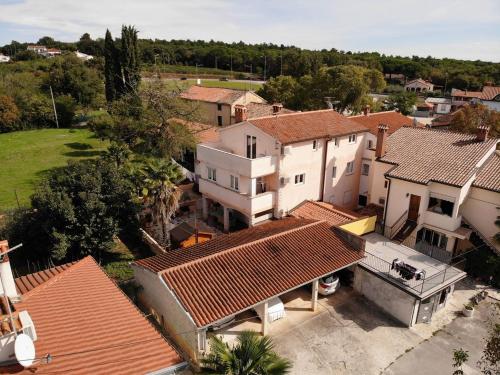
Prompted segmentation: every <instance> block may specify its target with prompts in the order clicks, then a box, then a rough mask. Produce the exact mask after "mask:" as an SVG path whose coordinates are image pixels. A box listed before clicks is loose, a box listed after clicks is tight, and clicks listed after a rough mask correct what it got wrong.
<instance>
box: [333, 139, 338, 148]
mask: <svg viewBox="0 0 500 375" xmlns="http://www.w3.org/2000/svg"><path fill="white" fill-rule="evenodd" d="M333 144H334V145H335V147H339V139H338V138H334V139H333Z"/></svg>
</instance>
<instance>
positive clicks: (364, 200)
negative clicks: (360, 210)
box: [358, 195, 368, 207]
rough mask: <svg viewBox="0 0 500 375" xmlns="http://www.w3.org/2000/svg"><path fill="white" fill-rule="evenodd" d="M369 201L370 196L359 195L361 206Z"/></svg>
mask: <svg viewBox="0 0 500 375" xmlns="http://www.w3.org/2000/svg"><path fill="white" fill-rule="evenodd" d="M367 203H368V197H367V196H366V195H360V196H359V197H358V205H359V206H362V207H364V206H366V204H367Z"/></svg>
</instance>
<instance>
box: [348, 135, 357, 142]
mask: <svg viewBox="0 0 500 375" xmlns="http://www.w3.org/2000/svg"><path fill="white" fill-rule="evenodd" d="M349 143H356V134H351V135H350V136H349Z"/></svg>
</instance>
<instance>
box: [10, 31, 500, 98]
mask: <svg viewBox="0 0 500 375" xmlns="http://www.w3.org/2000/svg"><path fill="white" fill-rule="evenodd" d="M117 43H118V44H120V43H121V40H120V39H117ZM37 44H43V45H46V46H47V47H55V48H61V49H65V50H69V51H74V50H79V51H81V52H83V53H87V54H90V55H93V56H97V57H104V55H105V50H106V48H105V44H106V43H105V39H103V38H97V39H92V38H91V36H90V35H89V34H88V33H85V34H83V35H82V37H81V38H80V39H79V40H78V41H77V42H74V43H66V42H61V41H56V40H54V39H53V38H51V37H48V36H46V37H43V38H41V39H39V40H38V41H37ZM27 45H28V43H19V42H16V41H12V42H11V43H10V44H7V45H4V46H2V47H0V51H1V52H3V53H5V54H8V55H11V56H14V57H15V56H16V55H17V54H21V57H22V54H23V53H25V50H26V46H27ZM137 45H138V54H139V58H140V60H141V61H142V63H143V64H144V69H148V68H151V66H152V65H155V64H165V65H184V66H195V65H198V66H203V67H205V68H215V67H217V68H218V69H222V70H226V71H228V72H229V71H231V70H232V71H233V72H245V73H246V74H253V75H257V76H260V77H263V76H264V73H265V76H266V78H268V77H277V76H279V75H289V76H292V77H295V78H299V77H302V76H304V75H314V74H315V73H317V72H318V71H319V70H320V68H321V67H325V66H326V67H334V66H338V65H355V66H361V67H364V68H368V69H376V70H379V71H380V72H382V73H383V74H387V75H391V76H394V75H398V74H400V75H403V76H404V77H405V78H404V79H407V80H409V79H413V78H419V77H420V78H423V79H428V80H431V81H432V82H433V83H434V84H435V85H439V86H442V87H445V86H446V88H447V90H448V91H449V89H451V88H452V87H453V88H458V89H470V90H477V89H480V88H481V87H482V86H483V85H484V83H485V82H493V83H496V84H500V63H493V62H484V61H479V60H475V61H469V60H458V59H450V58H443V59H438V58H433V57H431V56H427V57H419V56H412V57H402V56H393V55H385V54H380V53H377V52H351V51H341V50H337V49H335V48H332V49H329V50H327V49H322V50H309V49H303V48H299V47H295V46H284V45H277V44H272V43H262V44H249V43H244V42H238V43H225V42H217V41H213V40H211V41H208V42H207V41H202V40H160V39H154V40H153V39H138V41H137ZM264 70H265V72H264Z"/></svg>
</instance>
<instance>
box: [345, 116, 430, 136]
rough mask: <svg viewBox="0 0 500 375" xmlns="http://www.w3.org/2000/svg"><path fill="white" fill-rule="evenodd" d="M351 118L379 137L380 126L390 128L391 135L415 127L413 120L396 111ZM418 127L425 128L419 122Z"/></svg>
mask: <svg viewBox="0 0 500 375" xmlns="http://www.w3.org/2000/svg"><path fill="white" fill-rule="evenodd" d="M349 118H350V119H352V120H354V121H356V122H358V123H360V124H361V125H363V126H366V127H367V128H368V130H370V133H372V134H373V135H377V133H378V126H379V125H380V124H384V125H387V126H389V134H392V133H394V132H395V131H396V130H398V129H399V128H401V127H403V126H413V120H412V119H411V118H409V117H407V116H404V115H402V114H401V113H399V112H396V111H386V112H375V113H369V114H368V115H357V116H350V117H349ZM417 126H418V127H422V128H423V127H424V126H425V125H424V124H421V123H419V122H417Z"/></svg>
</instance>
